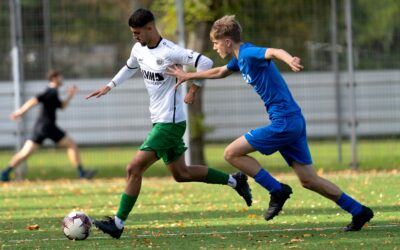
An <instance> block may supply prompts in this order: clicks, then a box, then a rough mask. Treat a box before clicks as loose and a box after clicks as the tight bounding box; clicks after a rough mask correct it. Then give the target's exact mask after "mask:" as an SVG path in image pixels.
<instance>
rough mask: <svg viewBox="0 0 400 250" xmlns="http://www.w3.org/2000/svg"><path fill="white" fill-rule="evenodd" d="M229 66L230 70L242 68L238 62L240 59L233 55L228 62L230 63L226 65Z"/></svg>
mask: <svg viewBox="0 0 400 250" xmlns="http://www.w3.org/2000/svg"><path fill="white" fill-rule="evenodd" d="M226 66H227V68H228V69H229V70H230V71H239V70H240V69H239V64H238V60H237V59H236V58H235V57H233V58H232V59H231V60H230V61H229V62H228V65H226Z"/></svg>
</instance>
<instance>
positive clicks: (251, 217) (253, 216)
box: [247, 214, 257, 219]
mask: <svg viewBox="0 0 400 250" xmlns="http://www.w3.org/2000/svg"><path fill="white" fill-rule="evenodd" d="M247 218H248V219H255V218H257V215H256V214H249V215H247Z"/></svg>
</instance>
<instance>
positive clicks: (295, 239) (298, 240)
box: [290, 238, 304, 243]
mask: <svg viewBox="0 0 400 250" xmlns="http://www.w3.org/2000/svg"><path fill="white" fill-rule="evenodd" d="M303 241H304V240H302V239H298V238H294V239H291V240H290V243H293V242H303Z"/></svg>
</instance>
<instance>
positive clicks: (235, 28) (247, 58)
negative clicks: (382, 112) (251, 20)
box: [168, 16, 374, 231]
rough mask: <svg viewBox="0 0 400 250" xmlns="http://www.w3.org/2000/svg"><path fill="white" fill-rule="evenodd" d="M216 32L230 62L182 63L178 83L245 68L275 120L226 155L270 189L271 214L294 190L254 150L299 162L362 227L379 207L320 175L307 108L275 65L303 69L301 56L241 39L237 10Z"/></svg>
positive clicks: (302, 175)
mask: <svg viewBox="0 0 400 250" xmlns="http://www.w3.org/2000/svg"><path fill="white" fill-rule="evenodd" d="M210 38H211V41H212V43H213V47H214V50H216V51H217V53H218V54H219V55H220V56H221V57H222V58H225V57H226V56H228V55H229V56H233V58H232V59H231V60H230V61H229V63H228V64H227V65H225V66H221V67H215V68H212V69H209V70H207V71H202V72H188V73H186V72H184V71H182V70H181V69H179V68H177V67H172V68H170V69H169V71H168V73H169V74H171V75H174V76H176V77H177V79H178V81H177V85H179V84H181V83H182V82H184V81H187V80H190V79H216V78H224V77H226V76H228V75H230V74H232V73H233V72H235V71H240V73H241V74H242V76H243V78H244V80H245V81H246V82H247V83H248V84H249V85H250V86H252V87H253V88H254V90H255V91H256V92H257V94H258V95H259V96H260V97H261V99H262V100H263V102H264V105H265V108H266V111H267V112H268V114H269V119H270V120H271V124H270V125H268V126H265V127H260V128H256V129H254V130H251V131H249V132H248V133H246V134H245V135H243V136H240V137H239V138H238V139H236V140H235V141H233V142H232V143H231V144H230V145H228V147H227V148H226V149H225V152H224V157H225V159H226V160H227V161H228V162H229V163H230V164H232V165H233V166H234V167H236V168H238V169H240V170H241V171H243V172H244V173H246V174H247V175H249V176H251V177H253V178H254V179H255V181H256V182H257V183H258V184H260V185H261V186H262V187H264V188H265V189H267V190H268V191H269V193H270V202H269V208H268V210H267V211H266V213H265V219H266V220H271V219H273V218H274V217H275V216H276V215H278V213H279V212H280V211H281V210H282V207H283V205H284V204H285V202H286V200H287V199H289V197H290V195H291V194H292V189H291V187H290V186H289V185H287V184H284V183H280V182H279V181H277V180H276V179H275V178H274V177H272V176H271V175H270V174H269V173H268V172H267V171H266V170H265V169H263V168H262V166H261V165H260V163H259V162H257V161H256V160H255V159H254V158H253V157H251V156H249V155H248V154H249V153H251V152H254V151H259V152H261V153H263V154H265V155H270V154H272V153H274V152H276V151H279V153H280V154H281V155H282V156H283V158H284V159H285V160H286V162H287V164H288V165H289V166H291V167H292V168H293V170H294V171H295V173H296V175H297V176H298V178H299V179H300V182H301V184H302V185H303V187H305V188H307V189H310V190H312V191H314V192H317V193H319V194H320V195H322V196H324V197H326V198H328V199H330V200H332V201H334V202H336V204H338V205H339V206H340V207H341V208H342V209H344V210H346V211H347V212H349V213H351V215H352V216H353V217H352V221H351V223H350V224H348V225H347V227H346V228H345V229H344V230H345V231H358V230H361V228H362V227H363V226H364V224H365V223H367V222H368V221H369V220H370V219H371V218H372V217H373V216H374V214H373V211H372V210H371V209H370V208H368V207H366V206H363V205H362V204H360V203H359V202H358V201H356V200H355V199H353V198H352V197H350V196H349V195H347V194H346V193H344V192H343V191H342V190H340V189H339V187H337V186H336V185H335V184H333V183H332V182H330V181H328V180H326V179H324V178H322V177H320V176H318V175H317V173H316V172H315V169H314V168H313V166H312V159H311V155H310V151H309V148H308V144H307V136H306V123H305V120H304V117H303V115H302V112H301V109H300V107H299V106H298V104H297V103H296V102H295V100H294V98H293V96H292V95H291V93H290V91H289V88H288V86H287V84H286V82H285V80H284V79H283V77H282V75H281V74H280V72H279V70H278V69H277V67H276V66H275V64H274V62H273V60H275V59H278V60H281V61H283V62H285V63H286V64H288V65H289V67H290V68H291V69H292V70H293V71H294V72H298V71H300V70H302V69H303V66H302V65H301V63H300V58H298V57H293V56H291V55H290V54H289V53H287V52H286V51H284V50H282V49H274V48H263V47H257V46H255V45H253V44H251V43H245V42H242V40H241V26H240V24H239V22H238V21H237V20H236V19H235V16H224V17H222V18H221V19H219V20H217V21H215V22H214V24H213V26H212V28H211V32H210Z"/></svg>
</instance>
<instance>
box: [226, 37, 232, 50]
mask: <svg viewBox="0 0 400 250" xmlns="http://www.w3.org/2000/svg"><path fill="white" fill-rule="evenodd" d="M225 45H226V46H227V47H228V48H230V47H232V40H231V39H229V38H226V39H225Z"/></svg>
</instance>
